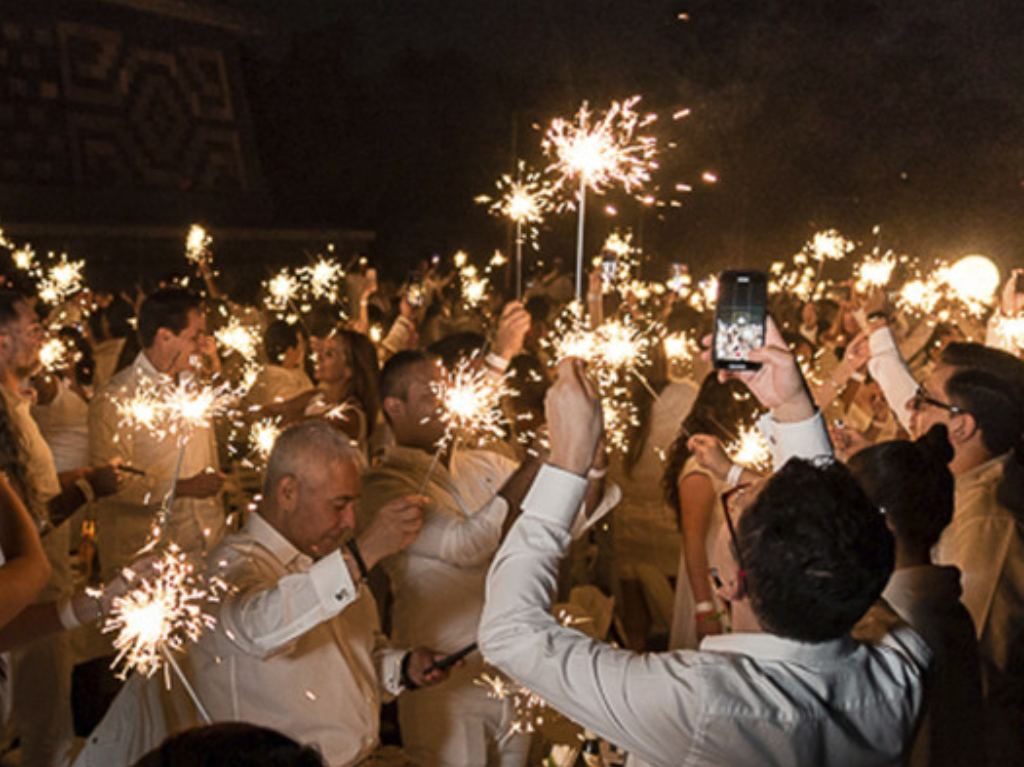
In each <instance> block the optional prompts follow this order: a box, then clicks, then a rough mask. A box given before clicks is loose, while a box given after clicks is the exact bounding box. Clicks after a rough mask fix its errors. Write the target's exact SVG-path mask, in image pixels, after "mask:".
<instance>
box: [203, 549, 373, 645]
mask: <svg viewBox="0 0 1024 767" xmlns="http://www.w3.org/2000/svg"><path fill="white" fill-rule="evenodd" d="M242 566H243V567H245V565H244V564H243V565H242ZM231 581H232V584H233V585H235V586H236V587H237V589H236V590H235V591H233V592H232V593H231V594H229V595H228V596H226V597H224V599H223V603H222V604H221V609H220V627H221V629H222V630H223V632H224V634H225V636H227V638H228V639H230V640H231V641H232V642H233V643H234V644H235V645H236V646H238V648H239V649H240V650H241V651H242V652H244V653H246V654H248V655H253V656H256V657H258V658H268V657H270V656H272V655H277V654H280V653H284V652H288V651H289V650H290V649H291V646H292V645H293V644H294V642H295V641H296V640H297V639H299V637H301V636H302V635H303V634H305V633H306V632H307V631H309V630H310V629H312V628H314V627H315V626H317V625H319V624H321V623H323V622H324V621H326V620H330V619H331V618H333V617H334V616H335V615H337V614H338V613H340V612H341V611H342V610H344V609H345V608H346V607H348V606H349V605H350V604H352V602H354V601H355V600H356V598H357V597H358V596H359V589H358V588H357V587H356V585H355V584H354V583H353V582H352V576H351V575H350V574H349V571H348V566H347V565H346V564H345V560H344V558H343V557H342V555H341V552H340V551H335V552H334V553H333V554H329V555H328V556H326V557H324V558H323V559H321V560H319V561H318V562H316V563H315V564H314V565H313V566H312V567H311V568H310V569H309V570H308V571H307V572H303V573H291V574H288V575H285V576H283V577H281V578H280V579H278V580H277V581H276V582H272V583H267V582H266V581H265V579H263V578H261V577H260V575H259V574H258V573H256V570H255V568H254V567H253V569H251V570H249V571H248V572H246V570H244V569H243V570H241V571H239V572H237V573H233V574H232V578H231Z"/></svg>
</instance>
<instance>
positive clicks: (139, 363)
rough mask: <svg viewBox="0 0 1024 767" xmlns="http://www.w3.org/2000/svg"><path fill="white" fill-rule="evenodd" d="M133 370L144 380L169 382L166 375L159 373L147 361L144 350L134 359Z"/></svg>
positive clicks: (168, 377)
mask: <svg viewBox="0 0 1024 767" xmlns="http://www.w3.org/2000/svg"><path fill="white" fill-rule="evenodd" d="M134 365H135V368H136V369H137V370H138V371H139V372H140V373H141V374H142V375H143V376H145V377H146V378H152V379H153V380H154V381H160V382H163V381H169V380H170V379H171V377H170V376H169V375H167V374H166V373H161V372H160V371H159V370H157V369H156V368H155V367H154V366H153V363H152V362H150V361H149V357H147V356H146V352H145V350H143V351H140V352H139V354H138V356H137V357H136V358H135V363H134Z"/></svg>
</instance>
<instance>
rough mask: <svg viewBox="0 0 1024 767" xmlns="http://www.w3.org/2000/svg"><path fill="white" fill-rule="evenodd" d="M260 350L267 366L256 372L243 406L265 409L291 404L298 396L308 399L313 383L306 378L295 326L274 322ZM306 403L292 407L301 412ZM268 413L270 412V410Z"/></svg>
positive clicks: (301, 342)
mask: <svg viewBox="0 0 1024 767" xmlns="http://www.w3.org/2000/svg"><path fill="white" fill-rule="evenodd" d="M263 350H264V352H265V353H266V355H267V364H266V365H264V366H263V367H262V368H260V372H259V375H258V376H257V377H256V381H255V383H253V385H252V388H251V389H249V392H248V393H247V394H246V402H247V403H248V404H250V405H252V406H255V407H260V408H267V407H268V406H273V405H278V406H281V407H283V405H284V403H288V402H289V401H291V400H294V399H295V398H296V397H299V396H300V395H312V393H313V382H312V381H311V380H309V376H308V375H306V371H305V368H304V367H303V365H304V364H305V361H306V338H305V336H303V335H302V329H301V328H300V327H299V326H298V325H297V324H292V323H290V322H286V321H284V320H274V321H273V322H271V323H270V324H269V325H268V326H267V330H266V332H265V333H264V334H263ZM305 404H306V400H305V399H303V400H302V401H300V402H299V403H297V404H296V405H294V406H293V407H292V409H293V410H295V411H296V412H297V413H301V412H302V408H303V407H304V406H305ZM268 412H274V408H273V407H270V408H269V409H268Z"/></svg>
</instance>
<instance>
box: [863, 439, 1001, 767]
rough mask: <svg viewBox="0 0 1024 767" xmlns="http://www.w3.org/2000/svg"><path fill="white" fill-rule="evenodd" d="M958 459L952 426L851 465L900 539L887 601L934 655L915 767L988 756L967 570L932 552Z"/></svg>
mask: <svg viewBox="0 0 1024 767" xmlns="http://www.w3.org/2000/svg"><path fill="white" fill-rule="evenodd" d="M952 458H953V447H952V446H951V445H950V444H949V439H948V436H947V431H946V427H945V426H942V425H941V424H940V425H936V426H933V427H932V428H931V430H930V431H929V432H928V433H927V434H926V435H924V436H923V437H921V438H920V439H919V440H917V441H916V442H907V441H894V442H883V443H880V444H878V445H874V446H872V447H869V448H867V449H865V450H862V451H860V452H859V453H857V454H856V455H855V456H853V457H852V458H851V459H850V462H849V466H850V470H851V471H852V472H853V475H854V476H855V477H856V478H857V481H858V482H860V484H861V487H863V488H864V491H865V492H866V493H867V494H868V497H870V498H871V500H872V501H874V502H875V504H877V505H878V507H879V509H881V510H882V512H883V513H884V514H885V522H886V524H887V525H888V526H889V529H890V530H892V532H893V535H894V537H895V539H896V567H895V570H894V571H893V574H892V577H891V578H890V579H889V583H888V584H887V585H886V587H885V591H884V592H882V598H883V599H885V601H886V602H887V603H888V604H889V605H890V606H891V607H892V608H893V609H894V610H896V612H897V613H898V614H899V616H900V617H901V618H903V619H904V620H905V621H907V623H909V624H910V625H911V627H913V629H914V630H915V631H917V632H918V633H919V634H920V635H921V636H922V637H923V638H924V640H925V642H927V643H928V646H929V647H930V648H931V649H932V652H933V653H935V664H934V667H933V669H932V671H931V674H930V677H929V680H928V692H927V696H926V711H927V718H926V723H925V726H924V727H922V730H921V732H919V733H918V737H917V739H916V740H915V742H914V749H913V752H912V753H911V758H910V762H909V763H910V764H911V765H914V767H926V766H927V765H932V766H933V767H945V766H946V765H949V766H950V767H953V765H960V766H962V767H967V766H968V765H976V764H979V763H980V761H981V759H980V758H979V755H981V754H983V753H984V749H985V721H984V717H983V709H982V699H981V668H980V664H979V661H978V641H977V639H976V638H975V636H974V624H973V623H972V622H971V616H970V613H968V612H967V609H966V608H965V607H964V606H963V603H962V602H961V601H960V595H961V593H962V589H961V587H960V571H959V570H958V569H957V568H956V567H955V566H952V565H935V564H932V559H931V550H932V547H933V546H934V545H935V543H936V541H938V540H939V536H940V535H941V534H942V531H943V530H944V529H945V527H946V526H947V525H948V524H949V522H950V520H951V519H952V518H953V504H954V480H953V475H952V473H951V472H950V471H949V467H948V465H947V464H948V463H949V461H950V460H951V459H952Z"/></svg>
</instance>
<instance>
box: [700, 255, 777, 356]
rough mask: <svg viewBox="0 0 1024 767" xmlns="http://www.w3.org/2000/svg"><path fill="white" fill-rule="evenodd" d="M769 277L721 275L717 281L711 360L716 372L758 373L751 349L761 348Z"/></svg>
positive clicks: (753, 273) (762, 275)
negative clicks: (746, 371)
mask: <svg viewBox="0 0 1024 767" xmlns="http://www.w3.org/2000/svg"><path fill="white" fill-rule="evenodd" d="M767 314H768V277H767V275H766V274H765V273H764V272H739V271H728V272H722V274H721V275H720V276H719V278H718V303H717V305H716V307H715V336H714V340H713V341H712V344H711V348H712V359H713V361H714V364H715V368H716V369H718V370H757V369H759V368H760V367H761V363H759V362H751V361H750V360H749V359H748V356H749V354H750V352H751V350H752V349H759V348H760V347H762V346H764V334H765V320H766V318H767Z"/></svg>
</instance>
